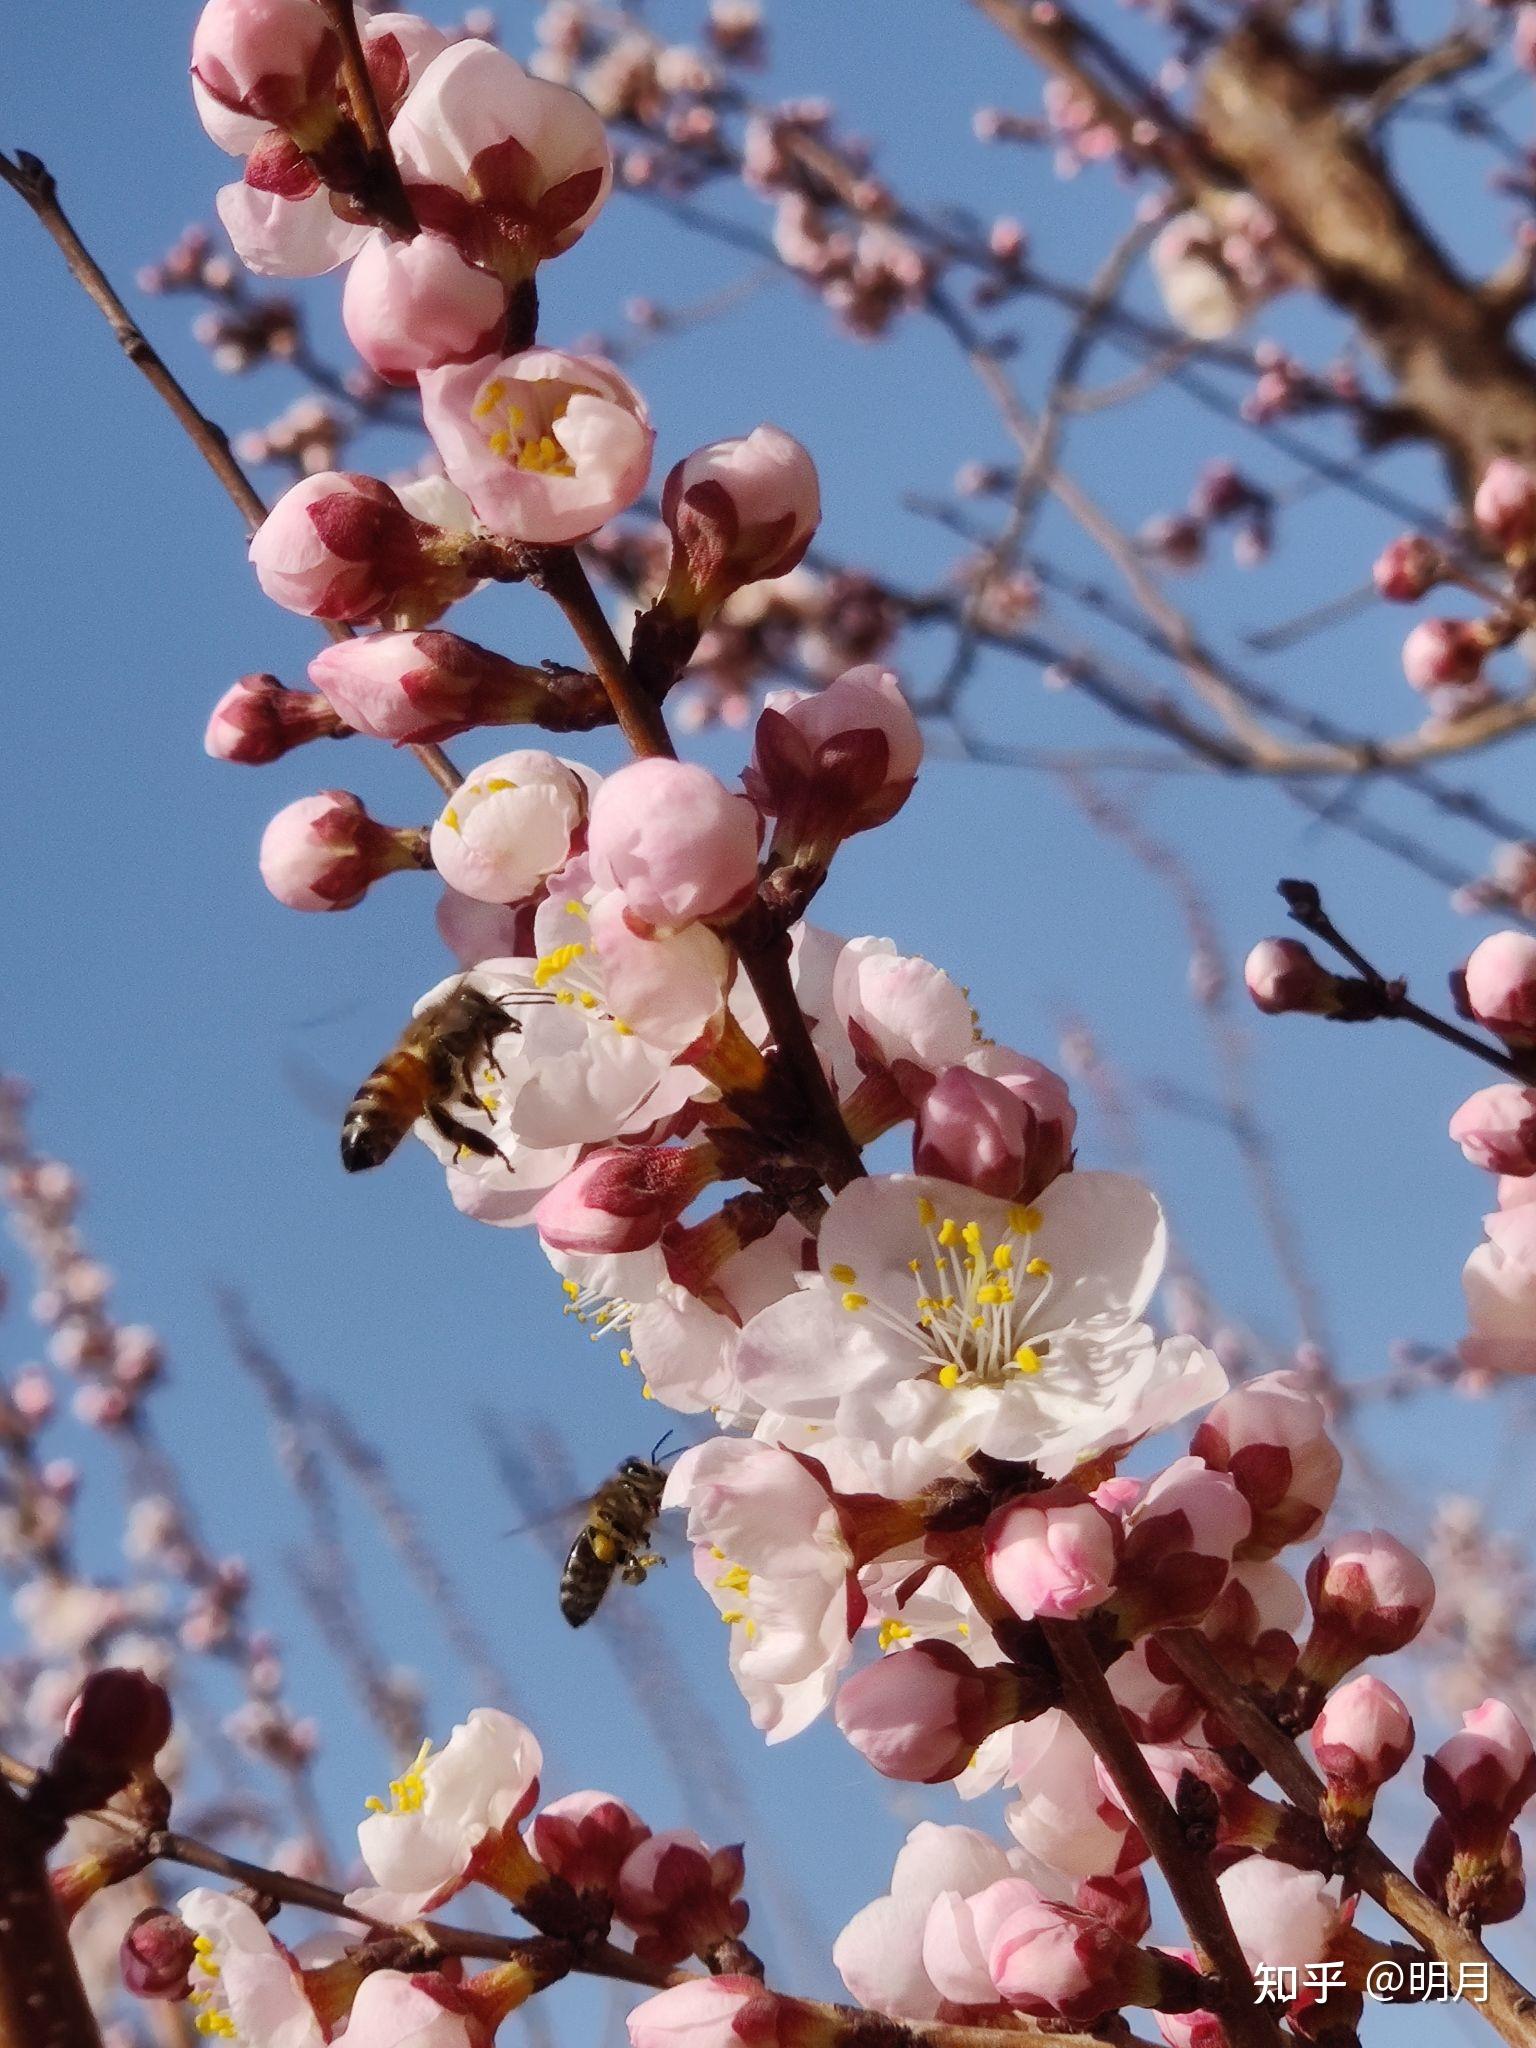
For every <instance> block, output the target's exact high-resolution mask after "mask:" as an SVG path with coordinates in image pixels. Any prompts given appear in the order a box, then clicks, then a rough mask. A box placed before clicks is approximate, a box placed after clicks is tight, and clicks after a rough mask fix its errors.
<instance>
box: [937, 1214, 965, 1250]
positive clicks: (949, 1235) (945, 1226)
mask: <svg viewBox="0 0 1536 2048" xmlns="http://www.w3.org/2000/svg"><path fill="white" fill-rule="evenodd" d="M959 1241H960V1226H959V1224H958V1223H956V1221H955V1219H954V1217H953V1216H946V1217H945V1218H944V1221H943V1222H942V1223H941V1224H940V1225H939V1243H940V1244H941V1245H943V1246H944V1248H945V1250H946V1251H947V1250H948V1249H949V1247H950V1246H951V1245H952V1244H958V1243H959Z"/></svg>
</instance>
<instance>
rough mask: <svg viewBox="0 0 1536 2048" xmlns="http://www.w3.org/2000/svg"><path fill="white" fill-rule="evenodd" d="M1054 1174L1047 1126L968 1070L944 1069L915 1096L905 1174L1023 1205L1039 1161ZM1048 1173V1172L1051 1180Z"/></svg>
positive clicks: (1053, 1141) (1054, 1150) (987, 1078)
mask: <svg viewBox="0 0 1536 2048" xmlns="http://www.w3.org/2000/svg"><path fill="white" fill-rule="evenodd" d="M1046 1152H1049V1153H1050V1154H1051V1161H1050V1163H1051V1165H1052V1166H1053V1167H1055V1168H1056V1170H1057V1171H1059V1164H1058V1162H1059V1155H1060V1147H1059V1143H1058V1140H1057V1133H1056V1130H1055V1128H1054V1127H1046V1128H1044V1129H1042V1126H1041V1124H1040V1120H1039V1118H1038V1117H1037V1116H1036V1115H1035V1113H1034V1111H1033V1110H1032V1109H1031V1108H1030V1106H1029V1104H1028V1103H1027V1102H1025V1101H1023V1100H1022V1099H1021V1098H1020V1096H1019V1095H1018V1094H1016V1093H1015V1092H1014V1090H1013V1089H1011V1088H1009V1087H1007V1086H1005V1084H1004V1083H1003V1082H1001V1081H997V1080H994V1079H993V1078H992V1076H991V1075H990V1074H978V1073H976V1072H974V1071H973V1070H972V1069H971V1068H970V1067H946V1068H945V1069H944V1071H943V1072H942V1073H941V1074H940V1075H939V1077H938V1079H937V1080H936V1081H935V1082H934V1084H933V1086H932V1087H931V1088H930V1089H929V1090H928V1092H927V1094H926V1095H925V1096H924V1097H923V1099H922V1102H921V1104H920V1105H919V1107H918V1112H917V1120H916V1123H915V1124H914V1126H913V1131H912V1170H913V1172H914V1173H931V1174H936V1175H937V1176H938V1177H939V1179H941V1180H953V1181H959V1182H960V1183H961V1185H962V1186H964V1187H969V1188H976V1189H978V1190H979V1191H980V1192H981V1193H982V1194H984V1195H995V1196H997V1198H998V1199H999V1200H1000V1201H1005V1202H1012V1201H1020V1200H1024V1199H1027V1197H1026V1194H1025V1190H1026V1189H1030V1190H1031V1192H1038V1190H1037V1189H1036V1188H1035V1187H1034V1185H1033V1184H1034V1183H1035V1181H1036V1179H1037V1176H1038V1172H1039V1169H1040V1165H1041V1162H1042V1157H1043V1155H1044V1154H1045V1153H1046ZM1054 1177H1055V1175H1054V1173H1052V1175H1051V1178H1054Z"/></svg>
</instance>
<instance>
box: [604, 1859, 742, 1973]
mask: <svg viewBox="0 0 1536 2048" xmlns="http://www.w3.org/2000/svg"><path fill="white" fill-rule="evenodd" d="M744 1875H745V1865H744V1863H743V1860H742V1853H741V1850H740V1848H739V1847H732V1848H727V1849H713V1850H712V1849H709V1848H708V1847H706V1845H705V1844H704V1843H703V1842H702V1841H701V1840H700V1839H699V1837H698V1836H697V1835H696V1834H694V1833H693V1832H692V1831H691V1830H690V1829H688V1828H672V1829H670V1830H669V1831H668V1832H667V1833H665V1834H660V1835H648V1836H647V1837H646V1839H645V1840H644V1841H643V1842H639V1843H637V1844H636V1846H635V1847H634V1848H633V1849H632V1850H631V1851H630V1853H629V1855H628V1856H627V1857H626V1858H625V1861H624V1866H623V1868H622V1869H621V1870H620V1872H619V1878H618V1889H617V1892H616V1894H615V1898H616V1906H617V1912H618V1917H619V1919H620V1920H622V1921H623V1923H624V1925H625V1926H626V1927H628V1928H630V1929H631V1930H632V1932H633V1933H634V1935H635V1937H636V1938H635V1953H636V1955H638V1956H642V1957H643V1958H644V1959H645V1960H646V1961H647V1962H651V1963H679V1962H681V1961H682V1960H683V1958H684V1957H685V1956H690V1955H694V1956H698V1957H700V1958H701V1960H703V1961H706V1962H707V1961H708V1960H709V1958H710V1956H711V1955H712V1954H713V1953H714V1952H715V1951H716V1950H717V1949H718V1948H719V1947H720V1946H721V1944H722V1943H724V1942H728V1941H731V1940H733V1939H734V1938H735V1937H736V1936H737V1935H739V1934H740V1933H741V1932H742V1930H743V1928H745V1926H746V1924H747V1903H746V1901H745V1899H742V1898H740V1897H738V1894H739V1892H740V1891H741V1886H742V1880H743V1877H744Z"/></svg>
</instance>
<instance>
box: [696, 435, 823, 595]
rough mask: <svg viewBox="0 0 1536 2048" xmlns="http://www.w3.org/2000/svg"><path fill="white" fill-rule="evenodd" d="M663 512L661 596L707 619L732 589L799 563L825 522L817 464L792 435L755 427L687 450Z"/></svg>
mask: <svg viewBox="0 0 1536 2048" xmlns="http://www.w3.org/2000/svg"><path fill="white" fill-rule="evenodd" d="M661 516H662V518H663V519H664V520H665V522H666V524H667V527H668V529H669V530H670V532H671V534H672V564H671V568H670V570H669V572H668V576H667V583H666V588H665V590H664V592H663V593H662V602H663V603H664V604H665V605H666V606H667V608H668V609H669V610H670V611H671V612H673V613H675V614H677V615H678V616H680V617H684V618H690V619H705V618H708V617H711V616H712V615H713V614H714V613H715V612H716V611H718V610H719V608H720V606H721V605H722V604H723V603H724V602H725V600H726V598H728V597H729V596H730V594H731V592H732V591H733V590H739V589H740V588H741V587H742V585H743V584H745V583H758V582H762V581H764V580H766V579H767V578H769V577H773V576H783V575H786V574H787V573H788V572H789V571H790V570H791V569H793V568H794V567H795V566H796V564H797V563H798V562H799V561H800V559H801V557H802V556H803V555H804V553H805V551H806V549H807V548H808V547H809V546H810V544H811V536H812V535H813V534H814V533H815V531H816V528H817V527H818V525H819V524H820V523H821V493H820V490H819V488H818V486H817V481H816V465H815V463H814V462H812V460H811V458H810V456H809V455H808V454H807V453H806V451H805V449H804V448H802V447H801V445H800V443H799V442H798V441H797V440H795V438H794V437H793V435H791V434H786V433H784V432H782V431H781V429H780V428H778V427H770V426H761V427H754V428H753V430H752V432H751V433H750V434H748V435H747V436H746V438H745V439H744V440H732V441H713V442H711V443H710V445H709V446H708V447H707V448H698V449H695V451H694V452H693V454H692V455H688V456H685V457H684V458H683V460H682V461H681V462H679V463H678V464H677V465H676V466H675V467H674V468H673V469H672V470H671V472H670V473H669V474H668V477H667V480H666V482H665V484H664V485H663V486H662V492H661Z"/></svg>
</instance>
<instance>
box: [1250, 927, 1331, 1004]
mask: <svg viewBox="0 0 1536 2048" xmlns="http://www.w3.org/2000/svg"><path fill="white" fill-rule="evenodd" d="M1243 980H1244V982H1245V983H1246V984H1247V988H1248V993H1249V995H1251V996H1252V997H1253V1000H1254V1002H1255V1003H1256V1004H1257V1005H1258V1007H1259V1008H1260V1009H1261V1010H1262V1011H1263V1012H1264V1013H1265V1015H1266V1016H1269V1017H1278V1016H1283V1015H1284V1014H1285V1013H1286V1012H1287V1011H1289V1010H1300V1011H1304V1012H1306V1013H1307V1014H1308V1015H1310V1016H1314V1017H1331V1016H1335V1015H1336V1014H1337V1012H1338V1008H1339V995H1338V985H1339V977H1338V976H1337V975H1336V974H1331V973H1330V972H1329V970H1328V969H1327V968H1326V967H1325V966H1324V965H1323V963H1322V962H1321V961H1320V960H1319V959H1317V958H1316V956H1315V955H1314V954H1313V953H1312V951H1311V950H1310V948H1308V947H1306V946H1304V945H1303V944H1302V943H1301V941H1300V939H1260V941H1259V943H1258V944H1257V945H1256V946H1255V947H1254V949H1253V951H1252V952H1251V953H1250V954H1249V955H1248V958H1247V959H1246V960H1245V961H1244V962H1243Z"/></svg>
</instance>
